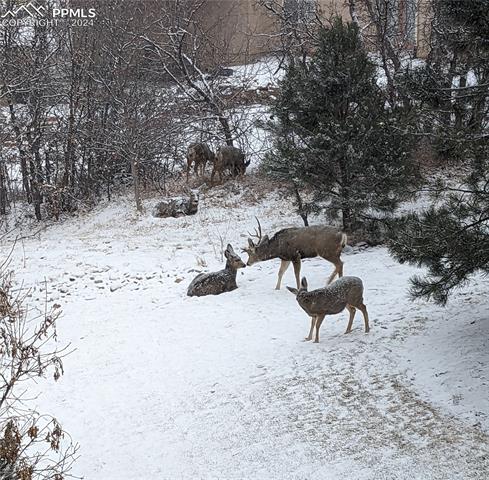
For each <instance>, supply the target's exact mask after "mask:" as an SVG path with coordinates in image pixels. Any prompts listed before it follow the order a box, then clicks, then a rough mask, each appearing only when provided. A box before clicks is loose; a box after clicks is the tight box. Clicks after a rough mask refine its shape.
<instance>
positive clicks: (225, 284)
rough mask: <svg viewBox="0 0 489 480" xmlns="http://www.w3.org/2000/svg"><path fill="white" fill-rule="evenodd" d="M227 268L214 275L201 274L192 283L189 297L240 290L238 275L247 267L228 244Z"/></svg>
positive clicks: (225, 252) (226, 254) (213, 273)
mask: <svg viewBox="0 0 489 480" xmlns="http://www.w3.org/2000/svg"><path fill="white" fill-rule="evenodd" d="M224 256H225V257H226V266H225V267H224V270H219V271H218V272H212V273H200V274H199V275H197V276H196V277H195V278H194V279H193V280H192V282H191V283H190V285H189V287H188V290H187V295H188V296H189V297H203V296H204V295H219V294H221V293H224V292H231V291H233V290H236V289H237V288H238V285H237V284H236V274H237V273H238V269H239V268H244V267H246V265H245V264H244V262H243V260H241V258H240V257H239V255H237V254H236V253H235V252H234V250H233V247H232V246H231V245H230V244H228V246H227V247H226V250H225V251H224Z"/></svg>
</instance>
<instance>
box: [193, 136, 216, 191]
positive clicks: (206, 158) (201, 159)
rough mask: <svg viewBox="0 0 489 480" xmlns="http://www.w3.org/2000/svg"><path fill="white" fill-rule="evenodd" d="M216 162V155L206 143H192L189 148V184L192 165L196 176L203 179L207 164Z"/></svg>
mask: <svg viewBox="0 0 489 480" xmlns="http://www.w3.org/2000/svg"><path fill="white" fill-rule="evenodd" d="M213 161H214V153H213V152H212V150H211V149H210V148H209V146H208V145H207V144H206V143H191V144H190V145H189V146H188V148H187V183H188V176H189V173H190V169H191V168H192V164H193V166H194V173H195V175H196V176H198V175H199V170H200V175H201V176H202V177H203V176H204V172H205V166H206V164H207V162H213Z"/></svg>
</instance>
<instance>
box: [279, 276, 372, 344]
mask: <svg viewBox="0 0 489 480" xmlns="http://www.w3.org/2000/svg"><path fill="white" fill-rule="evenodd" d="M287 289H288V290H289V291H290V292H292V293H293V294H294V295H295V296H296V299H297V303H298V304H299V305H300V307H301V308H302V310H304V311H305V312H306V313H307V314H308V315H309V316H310V317H311V328H310V330H309V335H308V336H307V337H306V338H305V340H306V341H309V340H312V335H313V333H314V328H316V336H315V338H314V343H318V342H319V329H320V328H321V324H322V323H323V320H324V317H325V316H326V315H336V314H337V313H340V312H342V311H343V310H344V309H345V308H347V309H348V311H349V312H350V318H349V320H348V327H347V328H346V332H345V333H350V332H351V327H352V325H353V317H354V316H355V312H356V309H357V308H358V309H359V310H360V311H361V312H362V314H363V320H364V322H365V333H368V332H369V330H370V327H369V325H368V313H367V307H366V306H365V304H364V303H363V283H362V281H361V280H360V279H359V278H358V277H341V278H339V279H338V280H336V282H333V283H332V284H331V285H329V286H327V287H324V288H318V289H317V290H312V291H310V292H308V291H307V280H306V277H304V278H303V279H302V282H301V286H300V288H299V290H297V289H296V288H292V287H287Z"/></svg>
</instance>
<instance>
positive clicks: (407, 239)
mask: <svg viewBox="0 0 489 480" xmlns="http://www.w3.org/2000/svg"><path fill="white" fill-rule="evenodd" d="M434 7H435V25H436V26H437V27H438V28H437V29H436V32H435V34H436V36H437V38H436V39H435V45H434V51H433V52H432V54H431V56H430V58H429V59H428V63H427V66H426V68H425V69H422V70H420V71H419V72H418V73H417V75H418V78H417V79H416V81H414V82H412V85H413V87H414V88H413V92H414V95H415V96H416V97H417V98H418V100H419V101H420V102H421V112H420V125H421V126H422V131H421V133H426V134H428V135H429V137H430V138H434V140H435V142H438V145H443V147H444V148H445V153H446V154H447V155H453V154H454V153H455V154H456V157H457V158H459V159H461V160H463V162H464V164H465V166H466V167H468V171H469V173H468V175H467V176H466V178H465V180H464V181H463V182H461V185H459V186H456V187H453V186H451V187H448V186H445V187H444V191H442V192H441V199H440V198H438V199H437V200H438V203H437V204H436V206H435V205H434V206H432V207H430V208H429V209H428V210H426V211H425V212H422V213H420V214H415V213H413V214H410V215H407V216H405V217H403V218H401V219H399V220H398V221H396V222H394V223H393V226H392V230H391V236H392V239H391V247H390V249H391V252H392V254H393V255H394V256H395V257H396V258H397V259H398V260H399V261H401V262H408V263H411V264H415V265H418V266H424V267H426V268H427V275H426V276H424V277H421V276H416V277H414V278H413V279H412V288H411V293H412V296H413V297H424V298H427V299H430V298H431V299H433V300H434V301H436V302H437V303H441V304H444V303H446V301H447V300H448V297H449V295H450V292H451V291H452V290H453V288H455V287H457V286H460V285H462V284H464V283H465V282H466V281H467V280H468V279H469V277H470V276H471V275H472V274H473V273H474V272H476V271H482V272H484V273H488V272H489V173H488V167H489V161H488V160H489V131H488V128H487V120H488V110H489V105H488V100H489V2H488V1H487V0H474V1H471V2H459V1H457V0H444V1H441V0H439V1H436V2H435V3H434ZM469 77H470V78H472V80H471V82H470V83H469V82H468V81H467V78H469ZM454 79H455V81H454ZM448 158H450V157H448V156H447V159H448ZM452 158H453V157H452ZM436 189H437V190H438V191H440V190H442V188H440V186H439V185H438V186H437V188H436ZM440 201H441V203H440Z"/></svg>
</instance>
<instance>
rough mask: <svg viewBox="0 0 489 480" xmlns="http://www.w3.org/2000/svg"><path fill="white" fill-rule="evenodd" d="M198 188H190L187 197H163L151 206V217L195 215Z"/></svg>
mask: <svg viewBox="0 0 489 480" xmlns="http://www.w3.org/2000/svg"><path fill="white" fill-rule="evenodd" d="M199 195H200V192H199V190H190V193H189V196H188V197H171V198H165V199H164V200H162V201H160V202H158V203H157V204H156V205H155V206H154V207H153V212H152V213H153V217H158V218H166V217H174V218H178V217H182V216H184V215H195V214H196V213H197V210H198V208H199Z"/></svg>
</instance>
